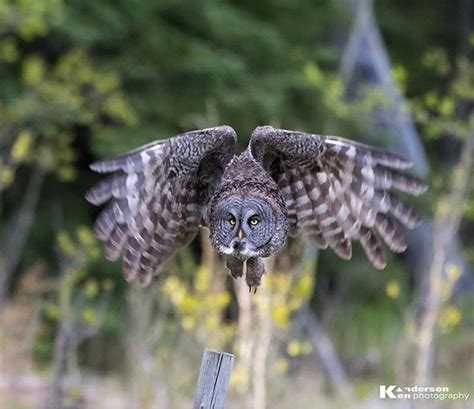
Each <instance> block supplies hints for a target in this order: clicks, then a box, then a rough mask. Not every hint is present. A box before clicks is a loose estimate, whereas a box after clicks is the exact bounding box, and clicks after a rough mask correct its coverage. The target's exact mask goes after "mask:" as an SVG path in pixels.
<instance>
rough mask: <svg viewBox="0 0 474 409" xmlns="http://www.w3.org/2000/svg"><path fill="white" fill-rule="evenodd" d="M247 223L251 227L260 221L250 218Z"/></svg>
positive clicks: (256, 218)
mask: <svg viewBox="0 0 474 409" xmlns="http://www.w3.org/2000/svg"><path fill="white" fill-rule="evenodd" d="M249 223H250V224H251V225H252V226H256V225H257V224H258V223H260V220H259V219H258V217H252V218H251V219H250V220H249Z"/></svg>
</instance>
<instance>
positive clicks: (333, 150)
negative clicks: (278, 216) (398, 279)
mask: <svg viewBox="0 0 474 409" xmlns="http://www.w3.org/2000/svg"><path fill="white" fill-rule="evenodd" d="M250 150H251V153H252V156H253V157H254V158H255V159H256V160H257V161H258V162H260V163H261V164H262V166H263V167H264V169H265V170H266V171H267V172H268V173H269V174H270V175H271V176H272V178H273V179H274V180H275V181H276V182H277V184H278V186H279V187H280V190H281V192H282V194H283V197H284V199H285V202H286V207H287V210H288V218H289V223H290V230H289V233H290V234H291V235H299V234H301V233H302V232H305V233H307V234H308V236H309V237H310V238H311V239H312V240H313V241H314V242H315V243H316V244H317V245H318V246H319V247H321V248H326V247H328V246H329V247H330V248H332V249H333V250H334V252H335V253H336V254H337V255H338V256H339V257H342V258H344V259H350V258H351V256H352V243H351V241H352V240H356V241H359V242H360V243H361V245H362V247H363V249H364V251H365V253H366V254H367V257H368V259H369V260H370V261H371V263H372V264H373V266H374V267H376V268H378V269H381V268H384V267H385V256H384V252H383V249H382V246H381V242H380V239H379V237H382V239H383V240H384V241H385V243H386V244H387V245H388V247H389V248H390V249H391V250H392V251H394V252H397V253H400V252H402V251H404V250H405V249H406V247H407V245H406V242H405V239H404V237H403V234H402V233H401V231H400V229H399V227H398V226H397V224H396V223H395V222H394V221H393V220H392V217H393V218H395V219H396V220H398V221H399V222H401V223H402V224H403V225H405V226H406V227H408V228H414V227H415V226H416V225H417V224H418V223H419V222H420V218H419V217H418V216H417V214H416V212H415V211H414V209H413V208H412V207H410V206H409V205H408V204H406V203H404V202H403V201H402V200H400V199H399V198H398V197H397V196H396V194H395V193H394V192H393V191H392V189H397V190H399V191H401V192H405V193H408V194H411V195H419V194H421V193H423V192H424V191H425V190H426V185H425V184H424V183H423V182H422V181H421V180H420V179H418V178H416V177H415V176H412V175H409V174H407V173H405V172H403V171H402V169H406V168H409V167H410V166H411V163H410V162H408V161H407V160H405V159H403V158H402V157H400V156H398V155H396V154H394V153H391V152H389V151H386V150H383V149H379V148H374V147H371V146H368V145H363V144H360V143H357V142H354V141H351V140H349V139H344V138H340V137H336V136H326V135H315V134H308V133H303V132H297V131H287V130H283V129H274V128H272V127H271V126H262V127H258V128H256V129H255V131H254V132H253V134H252V137H251V141H250Z"/></svg>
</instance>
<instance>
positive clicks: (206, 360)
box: [193, 349, 234, 409]
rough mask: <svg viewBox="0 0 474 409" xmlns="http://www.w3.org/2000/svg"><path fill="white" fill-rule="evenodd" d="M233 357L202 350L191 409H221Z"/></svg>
mask: <svg viewBox="0 0 474 409" xmlns="http://www.w3.org/2000/svg"><path fill="white" fill-rule="evenodd" d="M233 364H234V355H232V354H229V353H227V352H220V351H211V350H209V349H206V350H204V354H203V356H202V361H201V369H200V370H199V378H198V382H197V387H196V394H195V396H194V402H193V409H223V408H224V401H225V397H226V394H227V386H228V384H229V379H230V374H231V372H232V366H233Z"/></svg>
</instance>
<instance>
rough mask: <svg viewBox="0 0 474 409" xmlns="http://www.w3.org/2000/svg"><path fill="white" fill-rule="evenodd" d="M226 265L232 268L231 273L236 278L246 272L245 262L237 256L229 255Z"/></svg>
mask: <svg viewBox="0 0 474 409" xmlns="http://www.w3.org/2000/svg"><path fill="white" fill-rule="evenodd" d="M225 265H226V267H227V268H228V269H229V270H230V271H229V272H230V275H231V276H232V277H233V278H235V279H237V278H239V277H242V275H243V274H244V262H243V261H242V260H239V259H238V258H237V257H232V256H227V259H226V263H225Z"/></svg>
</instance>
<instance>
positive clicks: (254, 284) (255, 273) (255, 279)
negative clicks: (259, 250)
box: [245, 257, 265, 294]
mask: <svg viewBox="0 0 474 409" xmlns="http://www.w3.org/2000/svg"><path fill="white" fill-rule="evenodd" d="M264 274H265V265H264V264H263V260H262V258H261V257H252V258H249V259H248V260H247V272H246V274H245V281H246V282H247V285H248V286H249V291H252V288H253V293H254V294H255V293H256V292H257V288H258V286H259V285H260V283H261V282H262V276H263V275H264Z"/></svg>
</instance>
